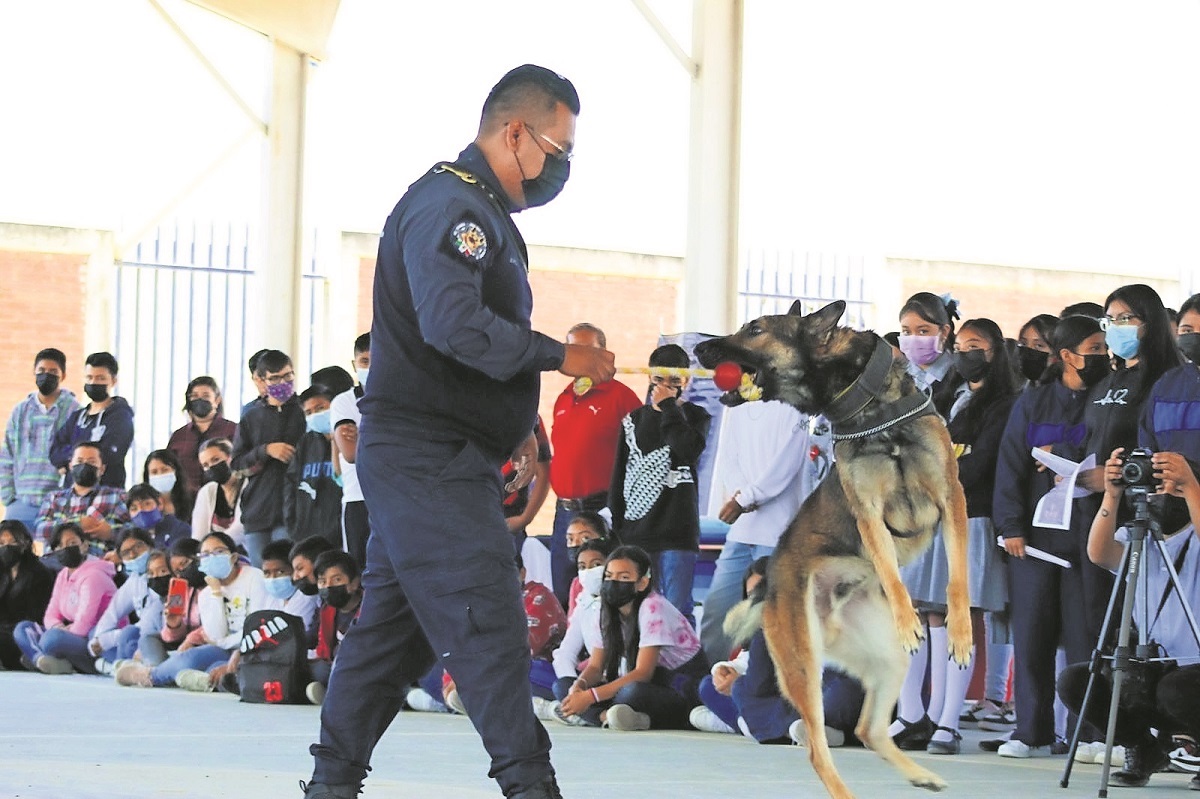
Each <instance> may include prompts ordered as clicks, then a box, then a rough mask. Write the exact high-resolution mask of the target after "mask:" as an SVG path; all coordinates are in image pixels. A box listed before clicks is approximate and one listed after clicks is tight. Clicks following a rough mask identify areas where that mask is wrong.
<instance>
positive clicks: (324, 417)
mask: <svg viewBox="0 0 1200 799" xmlns="http://www.w3.org/2000/svg"><path fill="white" fill-rule="evenodd" d="M304 425H305V426H306V427H307V428H308V432H310V433H320V434H321V435H324V436H327V435H329V434H330V432H332V431H333V420H332V419H331V418H330V415H329V410H328V409H326V410H323V411H317V412H316V413H314V414H311V415H309V416H306V417H305V418H304Z"/></svg>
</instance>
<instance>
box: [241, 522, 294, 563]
mask: <svg viewBox="0 0 1200 799" xmlns="http://www.w3.org/2000/svg"><path fill="white" fill-rule="evenodd" d="M290 538H291V536H290V535H288V529H287V527H286V526H285V525H282V524H281V525H279V526H278V527H276V528H274V529H271V530H255V531H250V530H247V531H246V554H247V555H249V556H250V564H251V565H252V566H254V568H256V569H259V568H262V551H263V547H265V546H266V545H267V544H269V543H271V542H272V541H288V540H290Z"/></svg>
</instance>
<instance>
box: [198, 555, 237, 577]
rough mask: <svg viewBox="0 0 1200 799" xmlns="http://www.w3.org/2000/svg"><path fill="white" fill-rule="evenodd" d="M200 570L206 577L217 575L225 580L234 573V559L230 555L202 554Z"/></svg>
mask: <svg viewBox="0 0 1200 799" xmlns="http://www.w3.org/2000/svg"><path fill="white" fill-rule="evenodd" d="M200 571H201V572H203V573H204V576H205V577H215V578H216V579H218V580H224V579H225V578H226V577H228V576H229V575H231V574H233V560H232V559H231V558H230V557H229V555H201V556H200Z"/></svg>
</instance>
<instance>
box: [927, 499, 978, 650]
mask: <svg viewBox="0 0 1200 799" xmlns="http://www.w3.org/2000/svg"><path fill="white" fill-rule="evenodd" d="M946 494H947V496H946V506H947V507H946V512H945V513H944V514H943V517H942V518H943V522H942V543H943V544H944V545H945V547H946V565H947V566H948V567H949V569H950V580H949V583H948V584H947V585H946V603H947V606H948V613H947V614H946V633H947V635H948V637H949V641H950V656H951V657H953V658H954V662H955V663H957V664H958V666H959V668H964V669H965V668H966V667H967V666H968V664H970V662H971V646H972V644H973V638H972V635H971V598H970V596H969V594H968V591H967V540H968V535H967V499H966V497H965V496H964V495H963V491H962V487H961V486H960V484H959V483H958V481H957V480H953V481H951V483H950V485H949V490H948V491H947V492H946ZM935 654H936V655H937V656H938V657H944V655H943V654H941V653H934V652H930V653H929V655H930V657H933V656H934V655H935Z"/></svg>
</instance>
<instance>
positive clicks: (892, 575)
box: [855, 514, 925, 653]
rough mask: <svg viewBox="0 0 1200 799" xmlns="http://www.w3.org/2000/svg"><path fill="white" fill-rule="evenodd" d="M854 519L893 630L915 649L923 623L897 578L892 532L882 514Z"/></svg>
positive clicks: (910, 649) (906, 645) (922, 636)
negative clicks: (881, 591) (880, 585)
mask: <svg viewBox="0 0 1200 799" xmlns="http://www.w3.org/2000/svg"><path fill="white" fill-rule="evenodd" d="M855 521H856V523H857V525H858V534H859V536H860V537H861V538H862V542H863V549H865V550H866V551H867V557H868V558H869V559H870V561H871V565H872V566H874V567H875V573H876V574H877V575H878V576H879V582H880V584H882V585H883V594H884V596H885V597H887V601H888V605H889V606H890V607H891V609H892V618H894V619H895V620H896V633H897V634H898V635H899V636H900V645H901V646H903V647H904V649H905V651H907V652H909V653H912V652H916V651H917V649H918V648H919V647H920V646H921V642H922V641H924V640H925V625H924V624H923V623H922V621H921V617H920V615H918V614H917V611H916V610H915V609H914V608H913V602H912V597H911V596H909V595H908V589H907V588H905V587H904V582H903V581H902V580H901V579H900V568H899V567H898V566H897V565H896V563H897V557H896V545H895V544H894V543H892V534H891V532H890V531H889V530H888V529H887V525H885V524H884V523H883V516H882V515H878V516H877V515H874V514H872V515H866V514H864V515H862V516H860V517H858V518H857V519H856V520H855Z"/></svg>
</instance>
